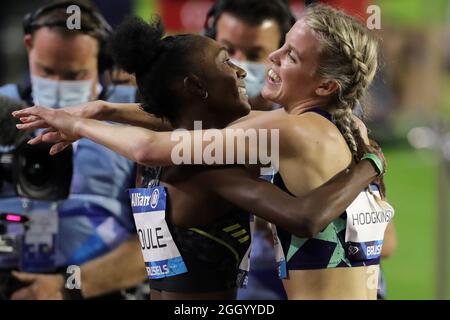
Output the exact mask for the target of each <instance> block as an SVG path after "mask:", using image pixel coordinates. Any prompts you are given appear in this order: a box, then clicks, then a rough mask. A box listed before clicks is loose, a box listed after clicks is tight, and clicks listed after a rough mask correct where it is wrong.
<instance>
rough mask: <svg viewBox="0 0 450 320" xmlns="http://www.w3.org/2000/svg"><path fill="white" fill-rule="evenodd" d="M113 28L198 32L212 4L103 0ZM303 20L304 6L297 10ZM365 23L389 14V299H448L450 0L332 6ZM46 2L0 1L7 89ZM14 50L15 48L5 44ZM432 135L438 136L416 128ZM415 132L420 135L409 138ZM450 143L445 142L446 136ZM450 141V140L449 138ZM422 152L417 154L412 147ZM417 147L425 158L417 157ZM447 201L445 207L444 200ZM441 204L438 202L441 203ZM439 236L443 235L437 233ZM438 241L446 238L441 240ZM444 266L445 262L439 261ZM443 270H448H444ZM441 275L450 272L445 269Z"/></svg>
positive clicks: (385, 114) (373, 107)
mask: <svg viewBox="0 0 450 320" xmlns="http://www.w3.org/2000/svg"><path fill="white" fill-rule="evenodd" d="M93 2H95V3H96V4H97V5H98V6H99V8H100V9H101V11H102V12H103V13H104V15H105V16H106V18H107V20H108V21H109V22H110V23H111V24H112V25H113V26H114V25H117V24H118V23H119V22H120V21H121V19H122V18H123V17H124V16H125V15H127V14H136V15H139V16H141V17H143V18H146V19H148V18H150V17H151V15H152V14H154V13H160V14H161V15H162V16H163V20H164V22H165V25H166V28H167V31H168V32H169V33H178V32H185V31H189V32H199V31H200V30H201V29H202V27H203V22H204V17H205V15H206V12H207V10H208V9H209V7H210V5H211V3H212V1H209V0H191V1H185V0H96V1H93ZM289 2H290V4H291V6H292V8H293V10H294V12H296V13H300V12H301V11H302V8H303V2H304V1H289ZM323 2H325V3H329V4H331V5H335V6H339V7H342V8H344V9H345V10H348V11H349V12H351V13H353V14H356V15H359V16H361V17H367V13H366V8H367V7H368V6H369V5H370V4H375V5H379V6H380V8H381V30H379V31H377V32H379V33H380V36H381V38H382V47H383V59H384V64H383V65H382V67H381V70H380V73H379V77H378V79H377V80H376V82H375V84H374V86H373V89H372V91H371V97H370V98H369V99H368V101H366V103H365V104H366V106H368V107H369V109H370V115H369V127H370V129H371V130H372V135H373V136H374V137H375V138H376V139H378V140H379V141H380V142H381V144H382V146H383V149H384V151H385V154H386V156H387V160H388V164H389V165H388V173H387V175H386V183H387V188H388V197H389V200H390V201H391V203H392V204H393V205H394V207H395V209H396V213H397V214H396V216H395V219H394V221H395V226H396V229H397V236H398V247H397V251H396V252H395V254H394V255H393V256H392V257H391V258H389V259H388V260H386V261H384V263H383V268H384V271H385V273H386V278H387V283H388V298H389V299H434V298H437V297H438V298H446V299H448V298H450V294H449V290H448V289H447V290H445V285H447V288H449V287H450V277H449V276H445V274H448V273H450V268H449V265H448V264H447V265H445V264H444V265H442V263H444V262H445V261H446V260H448V259H450V250H449V245H448V243H449V242H450V239H449V235H448V233H444V231H445V232H447V230H448V229H449V228H448V227H449V222H448V218H447V220H445V219H442V216H443V215H441V217H440V216H439V214H438V212H439V208H440V212H441V213H445V214H446V215H447V216H448V215H449V212H448V199H449V192H448V189H447V190H445V188H446V184H447V183H448V180H449V175H448V171H450V142H447V147H446V148H444V145H445V139H442V141H441V142H438V143H437V146H438V148H437V147H436V141H437V139H436V137H435V136H434V135H433V132H434V131H433V130H439V131H440V132H442V133H446V132H448V124H449V123H450V90H448V88H449V87H450V76H449V72H450V32H449V31H450V6H449V3H450V2H449V1H448V0H432V1H430V0H370V1H369V0H328V1H323ZM42 3H44V1H41V0H34V1H29V0H14V1H11V0H9V1H2V2H0V17H1V18H0V26H1V28H0V39H1V43H2V44H3V45H2V46H0V62H1V68H0V84H3V83H6V82H21V81H22V80H23V79H25V78H26V76H27V65H26V53H25V48H24V46H23V42H22V36H23V34H22V29H21V22H22V17H23V15H24V14H25V13H27V12H29V11H31V10H34V9H35V8H37V7H38V6H39V5H41V4H42ZM5 44H7V45H5ZM418 127H419V128H420V127H428V128H431V130H425V129H415V130H412V129H414V128H418ZM411 130H412V131H411ZM443 136H444V135H443ZM447 140H448V141H450V135H448V134H447ZM412 145H414V146H415V147H412ZM417 148H419V149H417ZM445 155H446V156H447V160H445V161H444V160H442V159H443V158H444V157H445ZM439 194H440V198H439V197H438V195H439ZM439 199H440V200H439ZM439 230H441V231H442V232H441V234H440V236H439V235H438V233H439V232H438V231H439ZM439 237H440V238H439ZM439 261H440V262H439ZM439 266H441V270H439ZM442 266H444V267H445V266H446V267H445V268H444V269H442Z"/></svg>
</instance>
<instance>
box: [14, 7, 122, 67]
mask: <svg viewBox="0 0 450 320" xmlns="http://www.w3.org/2000/svg"><path fill="white" fill-rule="evenodd" d="M70 5H76V6H78V7H79V8H80V10H81V12H82V13H84V14H88V15H89V16H91V18H92V19H93V21H94V24H95V27H91V26H81V30H80V32H82V33H89V34H92V36H93V37H95V38H96V39H97V40H98V42H99V47H100V50H99V53H98V71H99V74H102V73H103V72H105V71H106V70H110V69H111V68H112V67H113V65H114V60H113V58H112V56H111V54H110V53H109V52H108V50H107V40H108V38H109V36H110V35H111V34H112V31H113V30H112V27H111V26H110V25H109V23H108V22H107V21H106V20H105V18H103V16H102V15H101V14H100V12H98V11H97V9H95V8H94V7H91V6H88V5H85V4H83V3H79V2H77V1H58V2H54V3H50V4H48V5H45V6H42V7H40V8H39V9H37V10H36V11H34V12H30V13H27V14H26V15H25V16H24V18H23V22H22V24H23V32H24V34H25V35H27V34H32V33H33V31H35V30H37V29H39V28H43V27H66V25H67V20H66V19H63V20H60V21H54V22H48V23H46V22H43V23H39V22H36V20H38V18H39V17H41V16H43V15H44V14H46V13H48V12H51V11H54V10H58V9H61V8H67V7H68V6H70Z"/></svg>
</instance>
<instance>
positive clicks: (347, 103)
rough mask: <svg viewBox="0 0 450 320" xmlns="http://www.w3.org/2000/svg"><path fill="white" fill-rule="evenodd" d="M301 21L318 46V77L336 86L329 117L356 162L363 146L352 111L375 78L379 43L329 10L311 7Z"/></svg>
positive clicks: (350, 19)
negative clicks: (332, 109)
mask: <svg viewBox="0 0 450 320" xmlns="http://www.w3.org/2000/svg"><path fill="white" fill-rule="evenodd" d="M302 19H303V20H304V21H305V24H306V25H307V26H308V27H309V28H310V29H311V31H312V32H313V33H314V34H315V35H316V37H317V39H318V40H319V43H320V63H319V67H318V69H317V75H318V76H319V77H321V78H323V79H326V80H333V81H335V82H336V83H337V85H338V89H337V93H336V96H335V99H334V100H333V101H331V102H332V103H335V106H336V110H335V111H334V112H333V113H332V116H333V119H334V121H335V123H336V125H337V126H338V128H339V130H340V131H341V133H342V135H343V136H344V138H345V141H346V142H347V144H348V146H349V148H350V150H351V152H352V154H353V157H354V158H355V160H356V161H358V160H359V159H360V158H361V156H362V154H363V153H364V152H365V149H366V147H365V146H366V145H365V143H364V140H363V139H362V137H361V134H360V132H359V129H358V128H357V126H356V123H355V121H354V120H353V117H352V111H353V109H354V107H355V105H356V104H357V101H358V100H359V99H361V97H362V96H363V95H364V93H365V91H366V89H367V87H368V86H369V85H370V84H371V83H372V80H373V78H374V76H375V73H376V70H377V66H378V41H377V40H376V39H375V37H374V36H373V35H371V34H370V33H369V30H367V28H366V27H365V26H364V25H362V24H361V23H360V22H359V21H358V20H356V19H355V18H353V17H351V16H349V15H347V14H345V13H344V12H342V11H339V10H336V9H333V8H331V7H328V6H324V5H315V6H310V7H308V8H307V9H306V10H305V12H304V14H303V16H302Z"/></svg>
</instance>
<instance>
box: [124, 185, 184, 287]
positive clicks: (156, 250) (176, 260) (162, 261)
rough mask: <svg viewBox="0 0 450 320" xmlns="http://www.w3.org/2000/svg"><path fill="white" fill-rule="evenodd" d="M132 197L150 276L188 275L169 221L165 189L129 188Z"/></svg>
mask: <svg viewBox="0 0 450 320" xmlns="http://www.w3.org/2000/svg"><path fill="white" fill-rule="evenodd" d="M129 195H130V199H131V207H132V210H133V216H134V222H135V224H136V230H137V233H138V236H139V241H140V243H141V249H142V256H143V258H144V262H145V266H146V268H147V273H148V277H149V278H150V279H160V278H166V277H172V276H175V275H177V274H181V273H185V272H187V268H186V265H185V264H184V261H183V258H182V257H181V254H180V251H179V250H178V248H177V246H176V244H175V242H174V240H173V238H172V234H171V233H170V230H169V227H168V225H167V222H166V190H165V188H164V187H162V186H158V187H154V188H137V189H130V190H129Z"/></svg>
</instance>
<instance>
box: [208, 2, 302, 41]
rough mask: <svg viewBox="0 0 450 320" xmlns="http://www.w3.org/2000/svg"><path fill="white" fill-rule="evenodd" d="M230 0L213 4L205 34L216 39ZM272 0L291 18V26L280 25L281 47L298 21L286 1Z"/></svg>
mask: <svg viewBox="0 0 450 320" xmlns="http://www.w3.org/2000/svg"><path fill="white" fill-rule="evenodd" d="M230 1H233V0H217V1H215V2H214V4H213V6H212V7H211V8H210V9H209V11H208V13H207V15H206V20H205V24H204V30H203V34H204V35H205V36H206V37H209V38H211V39H216V36H217V21H218V20H219V18H220V16H221V15H222V13H223V12H224V10H225V8H226V6H227V5H228V3H229V2H230ZM272 1H275V3H277V4H279V6H280V8H281V9H282V10H283V12H284V13H285V15H286V17H287V18H288V19H289V28H287V24H286V25H281V26H280V27H281V31H282V37H281V43H280V47H281V46H282V45H283V44H284V36H285V35H286V33H288V32H289V30H290V28H291V27H292V26H293V25H294V24H295V22H296V21H297V18H296V17H295V16H294V14H293V13H292V11H291V9H290V8H289V6H288V5H287V4H286V3H285V2H284V1H281V0H272Z"/></svg>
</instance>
